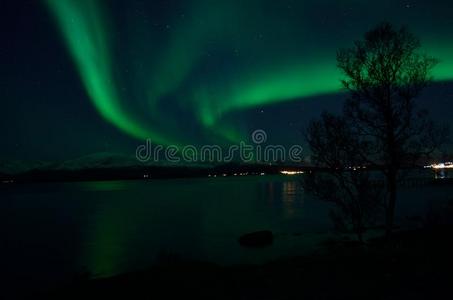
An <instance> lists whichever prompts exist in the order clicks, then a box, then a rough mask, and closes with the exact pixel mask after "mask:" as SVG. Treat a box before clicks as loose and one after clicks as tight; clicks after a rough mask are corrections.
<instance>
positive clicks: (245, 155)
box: [135, 129, 303, 163]
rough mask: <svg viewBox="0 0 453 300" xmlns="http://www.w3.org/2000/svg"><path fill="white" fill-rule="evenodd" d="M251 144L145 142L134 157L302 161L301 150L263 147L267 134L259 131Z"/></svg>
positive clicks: (142, 159)
mask: <svg viewBox="0 0 453 300" xmlns="http://www.w3.org/2000/svg"><path fill="white" fill-rule="evenodd" d="M251 140H252V142H253V144H247V143H246V142H244V141H241V142H239V144H234V145H230V146H228V147H221V146H219V145H203V146H200V147H196V146H194V145H186V146H183V147H181V146H180V147H178V146H176V145H169V146H162V145H153V144H152V141H151V140H150V139H147V140H146V143H145V144H144V145H140V146H138V147H137V149H136V152H135V155H136V158H137V160H139V161H140V162H150V161H153V162H158V161H160V160H165V161H168V162H172V163H178V162H186V163H206V162H209V163H229V162H233V161H242V162H263V163H276V162H286V163H295V162H301V161H302V151H303V148H302V146H300V145H291V146H283V145H268V144H266V142H267V133H266V131H264V130H262V129H257V130H255V131H253V132H252V134H251Z"/></svg>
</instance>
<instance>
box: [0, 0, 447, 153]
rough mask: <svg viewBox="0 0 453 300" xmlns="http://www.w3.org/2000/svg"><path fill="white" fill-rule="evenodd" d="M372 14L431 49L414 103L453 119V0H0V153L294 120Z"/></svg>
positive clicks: (131, 147) (237, 135)
mask: <svg viewBox="0 0 453 300" xmlns="http://www.w3.org/2000/svg"><path fill="white" fill-rule="evenodd" d="M382 21H389V22H392V23H393V24H395V25H397V26H399V25H407V26H408V27H409V29H410V30H411V31H412V32H413V33H414V34H416V35H417V36H418V37H419V38H420V39H421V41H422V45H423V50H424V51H426V52H427V53H428V54H430V55H432V56H435V57H437V58H439V59H440V64H439V65H438V66H437V67H436V68H435V70H434V72H433V75H434V79H435V84H434V85H433V87H432V88H430V89H429V90H427V91H426V92H425V93H424V95H423V99H422V101H421V102H422V103H421V105H422V106H426V107H428V108H430V109H431V112H432V115H433V116H434V118H435V119H436V120H438V121H441V122H451V109H452V108H453V107H452V104H451V103H452V100H453V12H452V4H451V0H450V1H447V0H444V1H441V0H431V1H428V0H425V1H398V0H383V1H365V0H337V1H334V0H300V1H296V0H292V1H291V0H279V1H275V0H240V1H236V0H224V1H223V0H218V1H208V0H180V1H176V0H150V1H144V0H143V1H139V0H124V1H119V0H117V1H114V0H112V1H96V0H47V1H38V0H30V1H19V0H8V1H5V0H3V1H1V2H0V28H1V38H0V43H1V46H0V101H1V102H2V105H1V110H0V123H1V128H2V144H1V145H2V146H1V148H0V159H42V160H59V159H68V158H74V157H78V156H82V155H86V154H89V153H96V152H115V153H126V154H133V153H134V151H135V148H136V147H137V145H139V144H142V143H144V140H145V139H146V138H150V139H151V140H152V141H153V143H161V144H165V145H170V144H175V145H186V144H195V145H201V144H206V143H207V144H213V143H217V144H220V145H228V144H231V143H239V141H241V140H243V141H248V140H249V139H250V133H251V132H252V131H254V130H255V129H264V130H266V131H267V133H268V142H270V143H282V144H294V143H303V136H302V134H301V130H302V129H303V128H304V126H305V125H306V124H307V122H308V121H309V120H310V119H312V118H314V117H316V116H317V115H319V113H320V112H321V110H323V109H329V110H333V111H335V110H338V109H339V107H341V104H342V100H343V99H344V98H345V95H344V94H342V92H341V89H340V81H339V79H340V78H341V75H340V73H339V71H338V70H337V68H336V61H335V58H336V50H337V49H339V48H341V47H348V46H352V43H353V41H354V40H357V39H359V38H360V37H361V36H362V35H363V33H364V32H366V31H368V30H369V29H371V28H372V27H374V26H375V25H377V24H378V23H380V22H382Z"/></svg>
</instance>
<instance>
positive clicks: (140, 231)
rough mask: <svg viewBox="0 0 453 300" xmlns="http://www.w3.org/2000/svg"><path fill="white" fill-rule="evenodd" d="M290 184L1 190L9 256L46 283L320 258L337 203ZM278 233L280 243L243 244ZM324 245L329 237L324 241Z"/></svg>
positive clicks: (429, 194) (418, 203)
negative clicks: (163, 262)
mask: <svg viewBox="0 0 453 300" xmlns="http://www.w3.org/2000/svg"><path fill="white" fill-rule="evenodd" d="M299 181H300V178H298V177H297V176H296V177H291V176H286V177H282V176H258V177H228V178H212V179H184V180H182V179H181V180H155V181H110V182H83V183H58V184H56V183H48V184H47V183H46V184H24V185H10V184H9V185H2V186H1V187H0V195H1V203H0V210H1V224H2V240H3V241H2V244H3V246H2V250H1V251H2V257H3V258H5V260H6V271H7V274H11V276H10V277H11V279H12V280H13V281H17V280H18V279H20V280H21V281H22V282H24V281H26V282H33V283H35V284H36V283H37V282H39V283H40V284H43V285H45V284H46V283H53V282H55V281H56V280H57V279H58V280H64V279H67V278H70V277H71V276H74V275H75V274H77V273H79V274H80V273H82V272H89V273H91V274H94V275H96V276H106V275H112V274H116V273H121V272H125V271H128V270H135V269H141V268H145V267H147V266H149V265H152V264H153V263H154V262H155V261H156V259H159V258H161V257H168V256H170V257H182V258H191V259H201V260H208V261H214V262H217V263H221V264H236V263H258V262H262V261H266V260H269V259H274V258H277V257H279V256H283V255H295V254H299V253H303V252H304V251H310V250H313V246H314V245H316V242H319V237H320V236H323V235H325V234H326V233H328V232H329V231H330V229H331V223H330V220H329V218H328V209H329V207H328V205H327V204H326V203H323V202H320V201H317V200H315V199H312V198H311V197H310V196H308V195H306V194H305V193H304V192H303V189H302V188H301V186H300V183H299ZM400 196H401V201H400V207H399V212H400V214H404V215H410V216H417V215H421V214H424V213H430V212H432V211H437V210H442V209H443V208H444V206H445V205H447V204H446V203H448V201H451V200H452V199H453V187H423V188H419V189H414V188H412V189H406V190H403V191H402V192H401V195H400ZM260 229H270V230H273V231H274V233H275V234H276V240H275V242H274V245H273V246H271V247H268V248H264V249H245V248H242V247H240V246H239V244H238V243H237V238H238V236H240V235H241V234H244V233H247V232H250V231H255V230H260ZM324 237H325V236H324Z"/></svg>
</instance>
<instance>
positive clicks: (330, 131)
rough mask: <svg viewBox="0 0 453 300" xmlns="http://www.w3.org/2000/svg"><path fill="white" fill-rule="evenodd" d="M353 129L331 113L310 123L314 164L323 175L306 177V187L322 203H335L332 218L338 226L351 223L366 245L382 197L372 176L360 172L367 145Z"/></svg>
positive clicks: (309, 133)
mask: <svg viewBox="0 0 453 300" xmlns="http://www.w3.org/2000/svg"><path fill="white" fill-rule="evenodd" d="M351 129H352V128H351V127H350V125H349V124H348V122H347V121H346V120H345V119H344V118H343V117H338V116H334V115H331V114H329V113H323V115H322V117H321V119H320V120H318V121H312V122H311V123H310V125H309V127H308V130H307V136H306V138H307V141H308V144H309V146H310V149H311V152H312V157H311V158H312V162H313V163H314V164H315V165H316V166H318V167H320V168H322V171H319V172H315V173H313V174H311V175H310V176H307V177H306V179H305V182H304V187H305V189H306V190H307V191H308V192H312V193H314V194H315V195H316V196H318V197H319V198H320V199H322V200H324V201H328V202H331V203H334V204H335V205H336V210H333V211H332V212H331V217H332V218H333V220H334V222H335V223H336V224H335V225H340V226H343V224H345V225H346V224H348V223H349V224H350V225H351V229H352V230H353V231H354V232H355V234H356V235H357V238H358V240H359V241H360V242H363V233H364V232H365V229H366V227H367V226H368V225H370V224H371V223H372V222H373V221H374V219H375V217H376V215H377V214H378V211H379V206H380V205H379V204H380V203H381V200H382V197H381V195H380V193H379V189H375V188H373V185H372V184H371V181H370V173H369V172H363V171H362V170H361V167H362V166H364V164H365V162H366V161H365V160H364V158H363V157H364V156H363V154H364V153H367V152H368V150H367V149H368V145H367V143H366V142H364V141H361V140H359V139H357V138H356V136H354V132H353V131H352V130H351ZM359 149H360V151H358V150H359Z"/></svg>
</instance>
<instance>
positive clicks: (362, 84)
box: [337, 23, 446, 235]
mask: <svg viewBox="0 0 453 300" xmlns="http://www.w3.org/2000/svg"><path fill="white" fill-rule="evenodd" d="M419 50H420V42H419V40H418V39H417V38H416V37H415V36H414V35H412V34H411V33H410V32H409V31H408V30H407V29H406V28H401V29H395V28H394V27H393V26H392V25H390V24H388V23H383V24H381V25H379V26H377V27H376V28H375V29H373V30H371V31H369V32H367V33H366V34H365V36H364V39H363V40H361V41H357V42H356V43H355V44H354V46H353V47H352V48H350V49H343V50H340V51H338V54H337V62H338V67H339V68H340V69H341V70H342V72H343V74H344V79H343V80H342V84H343V86H344V87H345V88H346V89H347V90H348V91H349V92H350V97H349V99H348V100H347V101H346V103H345V106H344V117H345V119H346V120H347V123H348V127H349V130H350V131H351V134H352V135H353V136H354V137H355V138H354V139H357V140H359V141H360V143H366V144H367V147H366V150H367V151H366V152H363V151H362V149H361V148H357V151H358V152H359V153H358V155H360V156H361V157H362V159H363V161H364V163H366V164H367V165H374V166H377V167H378V168H380V169H381V170H382V172H383V174H384V176H385V179H386V185H387V191H388V196H387V197H386V201H385V211H386V213H385V216H386V232H387V234H388V235H389V234H390V233H391V231H392V228H393V222H394V214H395V204H396V198H397V193H396V192H397V184H398V178H399V175H400V170H401V169H402V168H403V167H406V166H411V165H413V164H414V163H416V162H417V161H418V160H419V159H420V158H421V157H422V156H423V155H428V154H430V153H432V152H433V151H434V150H435V149H436V148H438V146H439V145H440V144H441V143H442V140H443V137H444V135H445V134H446V130H445V129H442V130H441V129H440V128H436V127H435V126H434V124H433V122H432V121H431V120H429V118H428V114H427V112H426V111H424V110H419V109H417V108H416V105H415V102H416V98H417V97H418V96H419V95H420V94H421V92H422V90H423V89H424V88H425V87H426V86H428V84H429V83H430V81H431V76H430V72H431V70H432V68H433V67H434V66H435V65H436V63H437V61H436V59H434V58H432V57H430V56H428V55H426V54H422V53H420V51H419Z"/></svg>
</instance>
